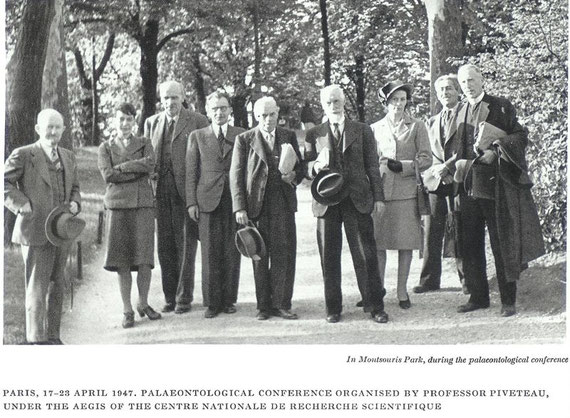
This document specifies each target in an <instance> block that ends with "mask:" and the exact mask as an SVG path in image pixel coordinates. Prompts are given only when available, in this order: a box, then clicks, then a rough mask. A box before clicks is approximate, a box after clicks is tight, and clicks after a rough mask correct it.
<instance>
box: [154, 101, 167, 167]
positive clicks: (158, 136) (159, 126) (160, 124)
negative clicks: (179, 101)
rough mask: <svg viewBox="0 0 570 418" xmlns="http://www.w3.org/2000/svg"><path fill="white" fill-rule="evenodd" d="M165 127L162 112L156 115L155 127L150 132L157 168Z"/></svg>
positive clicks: (164, 118) (164, 117)
mask: <svg viewBox="0 0 570 418" xmlns="http://www.w3.org/2000/svg"><path fill="white" fill-rule="evenodd" d="M165 128H166V114H165V113H164V112H162V113H161V114H159V115H158V118H157V120H156V127H155V129H154V130H153V132H152V138H151V141H152V146H153V147H154V152H155V153H156V161H157V167H156V169H157V170H158V163H159V162H160V161H161V159H162V141H163V140H164V133H165Z"/></svg>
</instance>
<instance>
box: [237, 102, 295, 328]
mask: <svg viewBox="0 0 570 418" xmlns="http://www.w3.org/2000/svg"><path fill="white" fill-rule="evenodd" d="M253 112H254V115H255V118H256V119H257V121H258V122H259V125H258V126H257V127H255V128H253V129H250V130H249V131H247V132H244V133H242V134H240V135H238V136H237V138H236V141H235V145H234V151H233V157H232V165H231V169H230V188H231V192H232V200H233V210H234V213H235V216H236V220H237V222H238V223H239V224H242V225H246V224H247V223H248V222H249V221H250V219H251V220H252V221H254V223H255V225H256V226H257V228H258V229H259V233H260V234H261V236H262V237H263V240H264V241H265V245H266V248H267V254H265V255H264V256H262V257H261V259H260V260H255V259H254V261H253V275H254V279H255V294H256V297H257V308H258V310H259V312H258V314H257V319H259V320H265V319H268V318H269V317H270V316H272V315H275V316H280V317H282V318H284V319H297V314H295V313H293V312H291V298H292V296H293V283H294V280H295V262H296V258H297V253H296V251H297V233H296V230H295V228H296V226H295V212H296V211H297V196H296V193H295V189H296V186H297V184H298V183H299V182H301V180H302V179H303V176H304V171H303V168H302V165H301V163H300V161H301V155H300V153H299V146H298V144H297V138H296V137H295V133H294V132H292V131H289V130H287V129H283V128H280V127H277V118H278V114H279V107H278V106H277V103H276V102H275V99H273V98H272V97H262V98H261V99H259V100H257V101H256V102H255V105H254V108H253ZM286 144H290V146H291V147H292V148H293V150H294V152H295V154H296V155H297V160H298V161H297V164H296V165H295V166H294V168H293V170H292V171H290V172H287V173H281V172H280V171H279V158H280V155H281V152H282V149H284V148H287V147H288V146H287V145H286Z"/></svg>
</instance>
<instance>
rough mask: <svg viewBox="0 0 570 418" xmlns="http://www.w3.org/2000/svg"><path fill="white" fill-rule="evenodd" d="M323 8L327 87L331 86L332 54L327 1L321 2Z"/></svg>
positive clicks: (322, 27)
mask: <svg viewBox="0 0 570 418" xmlns="http://www.w3.org/2000/svg"><path fill="white" fill-rule="evenodd" d="M319 5H320V7H321V30H322V34H323V42H324V45H323V46H324V50H323V57H324V61H325V73H324V77H325V86H328V85H330V84H331V52H330V46H329V43H330V39H329V22H328V16H327V0H319Z"/></svg>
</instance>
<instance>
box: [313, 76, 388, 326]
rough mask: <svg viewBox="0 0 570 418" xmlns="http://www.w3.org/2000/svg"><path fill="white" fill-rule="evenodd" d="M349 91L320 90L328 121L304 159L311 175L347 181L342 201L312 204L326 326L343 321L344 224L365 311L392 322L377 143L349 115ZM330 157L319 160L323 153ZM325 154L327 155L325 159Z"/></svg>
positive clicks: (316, 132) (317, 129)
mask: <svg viewBox="0 0 570 418" xmlns="http://www.w3.org/2000/svg"><path fill="white" fill-rule="evenodd" d="M344 101H345V97H344V92H343V91H342V89H341V88H340V87H339V86H337V85H331V86H327V87H325V88H324V89H322V90H321V104H322V107H323V110H324V112H325V114H326V116H327V118H328V121H327V122H325V123H323V124H320V125H317V126H315V127H313V128H311V129H310V130H308V131H307V135H306V138H305V142H306V144H305V160H306V161H307V163H308V174H309V176H311V177H312V176H316V175H317V174H318V173H319V172H320V171H321V170H324V169H333V170H337V171H339V172H341V173H342V175H343V177H344V186H343V191H342V194H343V199H342V200H341V201H340V203H337V204H335V205H332V206H326V205H324V204H321V203H319V202H317V201H316V200H314V199H313V214H314V215H315V216H316V217H317V242H318V246H319V254H320V257H321V267H322V271H323V279H324V286H325V303H326V309H327V321H328V322H330V323H336V322H339V321H340V319H341V312H342V290H341V263H340V259H341V250H342V225H343V224H344V228H345V233H346V238H347V240H348V244H349V247H350V253H351V255H352V262H353V264H354V270H355V272H356V280H357V282H358V288H359V290H360V293H361V296H362V303H363V307H364V311H365V312H370V314H371V317H372V320H374V321H375V322H378V323H385V322H388V315H387V314H386V312H384V301H383V298H384V294H385V293H386V292H385V291H384V289H383V288H382V284H381V282H380V274H379V269H378V260H377V257H376V243H375V241H374V226H373V222H372V217H371V213H372V211H373V210H374V211H377V212H380V211H382V210H383V209H384V202H383V200H384V193H383V190H382V181H381V179H380V169H379V166H378V153H377V152H376V142H375V140H374V134H373V133H372V130H371V129H370V127H369V126H368V125H366V124H363V123H360V122H354V121H351V120H349V119H348V118H346V117H345V115H344ZM323 152H324V153H325V154H328V156H329V157H328V158H319V155H320V154H321V153H323ZM323 155H324V154H323Z"/></svg>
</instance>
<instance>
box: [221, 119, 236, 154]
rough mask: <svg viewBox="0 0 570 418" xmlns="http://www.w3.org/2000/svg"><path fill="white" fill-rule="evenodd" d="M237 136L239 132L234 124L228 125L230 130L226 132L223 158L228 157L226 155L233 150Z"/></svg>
mask: <svg viewBox="0 0 570 418" xmlns="http://www.w3.org/2000/svg"><path fill="white" fill-rule="evenodd" d="M236 136H237V133H236V132H235V131H234V128H233V126H230V125H228V130H227V132H226V140H225V141H224V147H223V149H224V153H223V158H226V156H227V155H228V154H229V153H230V152H231V151H232V149H233V147H234V141H235V139H236Z"/></svg>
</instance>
